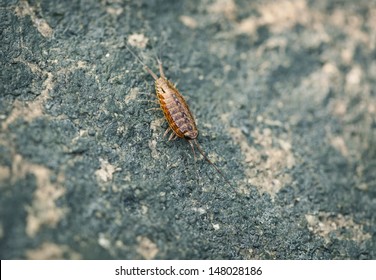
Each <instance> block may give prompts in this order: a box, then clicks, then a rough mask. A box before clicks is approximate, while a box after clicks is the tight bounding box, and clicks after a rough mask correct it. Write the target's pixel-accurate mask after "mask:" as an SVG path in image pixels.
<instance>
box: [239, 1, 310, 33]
mask: <svg viewBox="0 0 376 280" xmlns="http://www.w3.org/2000/svg"><path fill="white" fill-rule="evenodd" d="M257 10H258V12H259V13H260V16H259V17H256V16H250V17H248V18H246V19H243V20H242V21H240V22H239V23H238V25H237V27H236V29H235V32H236V33H245V34H249V35H255V34H256V30H257V28H258V27H260V26H265V25H267V26H269V27H270V28H271V30H272V31H274V32H276V33H280V32H282V31H283V30H286V29H290V28H292V27H293V26H294V25H296V24H298V23H299V24H305V23H306V22H308V21H309V20H310V18H311V16H310V13H309V10H308V8H307V3H306V1H304V0H295V1H288V0H280V1H271V2H266V3H263V4H261V5H259V6H258V7H257Z"/></svg>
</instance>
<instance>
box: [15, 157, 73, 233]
mask: <svg viewBox="0 0 376 280" xmlns="http://www.w3.org/2000/svg"><path fill="white" fill-rule="evenodd" d="M27 174H33V175H34V176H35V178H36V184H37V189H36V190H35V192H34V195H33V201H32V204H31V205H29V206H26V211H27V217H26V234H27V235H28V236H30V237H34V236H35V235H36V234H37V233H38V231H39V229H40V228H41V226H43V225H47V226H49V227H55V226H56V225H57V223H58V222H59V221H60V220H61V218H62V217H64V216H65V214H66V212H67V209H66V208H60V207H57V206H56V204H55V201H56V200H57V199H59V198H60V197H61V196H62V195H63V194H64V193H65V189H64V188H63V187H62V185H61V184H62V182H63V181H64V176H63V174H62V173H59V174H58V176H57V179H56V182H54V183H52V182H51V180H50V177H51V175H52V172H51V170H50V169H48V168H47V167H45V166H42V165H38V164H33V163H29V162H27V161H26V160H24V159H23V158H22V157H21V155H18V154H17V155H15V156H14V158H13V164H12V178H11V180H12V181H15V180H18V179H20V178H24V177H25V176H26V175H27Z"/></svg>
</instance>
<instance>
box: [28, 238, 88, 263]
mask: <svg viewBox="0 0 376 280" xmlns="http://www.w3.org/2000/svg"><path fill="white" fill-rule="evenodd" d="M26 258H27V259H29V260H62V259H71V260H79V259H81V255H80V254H78V253H77V252H75V251H73V250H72V249H71V248H69V247H68V246H66V245H58V244H55V243H51V242H44V243H43V244H42V245H41V246H40V247H39V248H36V249H31V250H27V251H26Z"/></svg>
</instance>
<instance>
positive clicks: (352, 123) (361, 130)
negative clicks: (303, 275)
mask: <svg viewBox="0 0 376 280" xmlns="http://www.w3.org/2000/svg"><path fill="white" fill-rule="evenodd" d="M0 19H1V20H0V25H1V26H0V30H1V32H0V41H1V44H0V63H1V76H0V192H1V195H0V257H1V259H51V258H57V259H64V258H66V259H80V258H81V259H376V214H375V213H376V172H375V170H376V91H375V88H376V79H375V77H376V29H375V26H376V3H375V2H374V1H368V0H360V1H355V0H354V1H345V0H343V1H325V0H318V1H310V0H291V1H288V0H279V1H271V0H267V1H246V0H211V1H209V0H204V1H166V0H163V1H162V0H160V1H159V0H155V1H149V0H145V1H89V0H87V1H85V0H84V1H50V0H41V1H26V0H21V1H16V0H14V1H0ZM126 42H127V43H128V45H129V46H130V47H131V48H132V49H133V51H134V52H136V53H137V54H138V55H139V56H140V57H141V59H142V60H143V61H145V63H146V64H148V65H149V66H150V67H151V68H152V69H153V70H154V71H157V70H158V69H157V64H156V61H155V56H156V55H158V56H160V57H161V58H162V60H163V63H164V68H165V72H166V74H167V76H168V77H169V78H170V79H171V81H172V82H174V83H175V82H176V83H178V85H177V86H178V88H179V89H180V91H181V92H182V93H183V95H185V96H186V97H187V99H188V103H189V104H190V107H191V110H192V112H193V114H194V115H195V117H196V119H197V123H198V127H199V129H200V136H199V142H200V143H201V145H202V147H203V148H204V150H205V151H206V152H207V153H208V155H209V157H210V158H211V159H212V160H213V161H214V162H215V164H216V165H218V167H219V168H220V169H222V170H223V171H224V172H225V173H226V174H227V176H228V177H229V178H230V180H231V182H232V183H233V185H234V186H233V188H231V187H229V186H228V185H226V183H225V181H224V180H223V179H222V178H221V177H220V176H219V175H218V174H217V173H216V172H215V170H214V169H213V168H212V167H211V166H210V165H209V164H208V163H207V162H205V161H204V160H203V159H202V158H200V159H198V161H197V163H196V166H195V165H194V159H193V154H192V151H191V149H190V147H189V145H188V144H187V143H186V142H185V141H184V140H176V141H174V142H167V141H166V140H165V139H163V138H162V135H163V132H164V130H165V129H166V127H167V126H166V123H165V122H163V119H161V118H162V117H163V115H162V113H161V112H159V111H155V110H148V109H150V108H153V107H155V104H153V103H152V102H143V101H142V100H145V99H146V100H151V101H153V100H154V95H153V80H152V78H151V77H150V76H149V75H148V73H146V72H145V71H144V70H143V67H142V65H140V63H139V62H138V61H137V60H136V59H135V58H134V57H133V56H132V55H131V54H130V53H129V52H128V51H127V49H126V48H125V45H126ZM145 94H146V95H145ZM147 94H149V95H147ZM196 170H198V173H199V174H200V176H199V178H198V176H197V172H196Z"/></svg>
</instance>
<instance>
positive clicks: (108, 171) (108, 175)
mask: <svg viewBox="0 0 376 280" xmlns="http://www.w3.org/2000/svg"><path fill="white" fill-rule="evenodd" d="M99 161H100V163H101V167H100V169H98V170H97V171H95V176H97V181H99V182H101V183H107V182H111V181H112V178H113V174H114V173H115V171H116V170H117V169H116V167H115V166H114V165H112V164H110V163H109V162H108V161H107V160H105V159H102V158H100V159H99Z"/></svg>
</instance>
